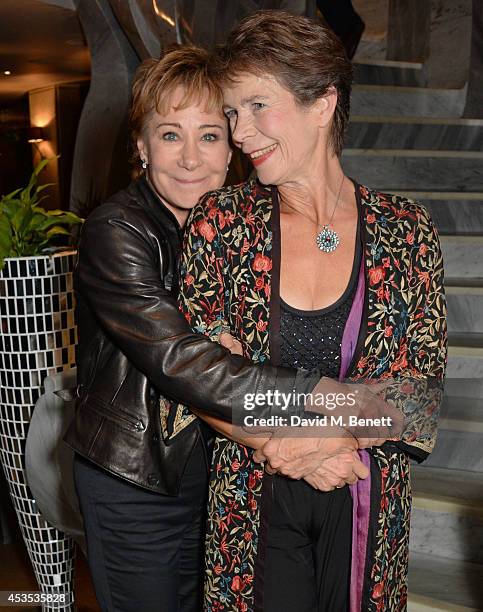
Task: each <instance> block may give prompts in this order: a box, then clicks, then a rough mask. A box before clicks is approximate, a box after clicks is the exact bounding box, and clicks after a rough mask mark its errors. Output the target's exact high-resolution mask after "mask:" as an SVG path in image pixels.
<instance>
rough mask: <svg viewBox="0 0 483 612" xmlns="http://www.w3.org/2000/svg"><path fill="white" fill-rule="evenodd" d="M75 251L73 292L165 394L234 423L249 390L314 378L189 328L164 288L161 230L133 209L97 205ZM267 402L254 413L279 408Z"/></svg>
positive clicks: (308, 384) (305, 384) (309, 385)
mask: <svg viewBox="0 0 483 612" xmlns="http://www.w3.org/2000/svg"><path fill="white" fill-rule="evenodd" d="M131 217H132V218H131ZM79 253H80V255H79V261H78V264H77V269H76V290H77V292H78V293H80V294H81V295H82V298H83V299H84V300H85V301H86V302H87V303H88V305H89V308H90V309H91V310H92V312H93V313H94V315H95V316H96V317H97V319H98V321H99V323H100V325H101V326H102V327H103V329H104V330H105V333H106V334H107V335H108V336H109V337H110V338H111V340H112V341H113V342H114V344H115V345H117V346H118V347H119V349H120V350H121V351H122V352H123V353H124V354H125V355H126V357H127V358H128V359H129V361H130V362H131V363H132V364H133V365H134V366H135V367H136V368H137V369H138V370H140V371H141V372H143V373H144V374H145V375H146V377H147V378H148V379H149V381H150V383H151V384H152V385H153V387H155V388H157V390H158V391H159V393H160V394H162V395H163V396H167V397H169V398H171V399H173V400H175V401H177V402H180V403H183V404H187V405H190V406H193V407H196V408H197V409H199V410H203V411H205V412H206V413H208V414H210V415H212V416H215V417H218V418H221V419H223V420H225V421H232V414H233V413H234V412H235V411H237V412H238V416H240V415H241V413H242V412H243V411H244V404H243V400H244V396H245V394H247V393H250V394H253V393H263V394H267V392H271V393H272V394H273V391H274V390H275V389H276V390H278V391H280V392H282V393H287V394H288V393H291V392H292V391H293V390H294V389H296V390H297V391H298V392H301V393H305V392H309V391H311V390H312V389H313V388H314V386H315V384H316V383H317V382H318V380H319V376H318V375H317V374H315V373H309V372H305V371H296V370H293V369H288V368H275V367H273V366H270V365H263V366H260V365H254V364H252V363H251V362H250V361H249V360H247V359H245V358H243V357H241V356H238V355H231V354H230V352H229V351H228V350H227V349H225V348H223V347H221V346H220V345H218V344H216V343H213V342H212V341H210V340H209V339H208V338H206V337H205V336H204V335H202V334H195V333H193V332H192V331H191V330H190V327H189V325H188V323H187V321H186V320H185V318H184V317H183V315H182V314H181V313H180V311H179V309H178V305H177V300H176V297H175V296H174V295H172V294H171V293H170V292H169V291H168V290H166V289H165V287H164V284H163V281H162V278H161V272H160V266H161V264H162V258H163V245H162V244H160V239H159V236H157V235H156V234H155V233H154V232H153V231H151V230H150V228H149V227H148V226H147V225H145V226H143V224H142V223H138V222H137V220H136V218H135V214H133V213H132V212H129V213H126V212H125V211H122V210H121V211H116V209H115V207H113V206H111V205H107V206H102V207H100V209H97V210H96V211H95V212H94V213H93V215H91V217H90V218H89V220H88V221H87V222H86V223H85V224H84V228H83V231H82V235H81V243H80V249H79ZM156 260H157V261H156ZM267 397H270V393H268V396H267ZM272 397H273V395H272ZM271 404H273V402H267V404H266V405H264V406H260V407H259V412H258V413H257V416H262V417H265V416H267V417H268V416H270V415H271V414H280V413H281V412H280V408H278V407H277V406H274V405H271ZM289 410H290V412H292V413H298V412H301V409H300V408H298V407H292V408H290V409H289ZM252 414H254V413H253V412H252Z"/></svg>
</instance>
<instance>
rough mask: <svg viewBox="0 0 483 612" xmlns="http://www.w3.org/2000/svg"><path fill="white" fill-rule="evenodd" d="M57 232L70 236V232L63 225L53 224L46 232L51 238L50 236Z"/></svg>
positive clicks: (55, 234)
mask: <svg viewBox="0 0 483 612" xmlns="http://www.w3.org/2000/svg"><path fill="white" fill-rule="evenodd" d="M58 234H62V235H64V236H70V232H69V231H67V230H66V229H65V227H61V226H60V225H55V226H54V227H52V228H51V229H49V231H48V232H47V236H48V237H49V238H52V236H57V235H58Z"/></svg>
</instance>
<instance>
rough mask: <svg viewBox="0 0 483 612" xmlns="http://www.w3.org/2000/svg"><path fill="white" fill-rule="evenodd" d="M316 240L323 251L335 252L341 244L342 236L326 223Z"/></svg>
mask: <svg viewBox="0 0 483 612" xmlns="http://www.w3.org/2000/svg"><path fill="white" fill-rule="evenodd" d="M315 242H316V243H317V247H318V248H319V249H320V250H321V251H322V252H323V253H333V252H334V251H335V250H336V248H337V247H338V246H339V243H340V238H339V235H338V234H337V232H335V231H334V230H331V229H329V226H328V225H324V227H323V228H322V230H321V231H320V232H319V233H318V234H317V236H316V238H315Z"/></svg>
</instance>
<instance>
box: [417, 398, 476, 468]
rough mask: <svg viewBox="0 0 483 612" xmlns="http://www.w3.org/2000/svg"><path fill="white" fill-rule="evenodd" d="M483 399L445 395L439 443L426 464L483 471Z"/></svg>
mask: <svg viewBox="0 0 483 612" xmlns="http://www.w3.org/2000/svg"><path fill="white" fill-rule="evenodd" d="M482 444H483V399H475V398H467V397H456V396H448V395H445V397H444V399H443V403H442V406H441V412H440V416H439V421H438V437H437V440H436V446H435V448H434V450H433V452H432V453H431V455H430V456H429V458H428V459H427V460H426V461H425V463H424V467H425V468H427V467H434V468H444V469H454V470H467V471H470V472H483V453H482V452H481V447H482Z"/></svg>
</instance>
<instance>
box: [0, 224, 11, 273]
mask: <svg viewBox="0 0 483 612" xmlns="http://www.w3.org/2000/svg"><path fill="white" fill-rule="evenodd" d="M11 251H12V228H11V226H10V221H9V219H8V218H7V217H6V216H5V215H0V270H1V269H2V268H3V266H4V259H5V257H9V256H10V255H11Z"/></svg>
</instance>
